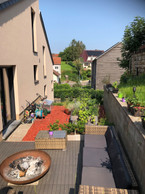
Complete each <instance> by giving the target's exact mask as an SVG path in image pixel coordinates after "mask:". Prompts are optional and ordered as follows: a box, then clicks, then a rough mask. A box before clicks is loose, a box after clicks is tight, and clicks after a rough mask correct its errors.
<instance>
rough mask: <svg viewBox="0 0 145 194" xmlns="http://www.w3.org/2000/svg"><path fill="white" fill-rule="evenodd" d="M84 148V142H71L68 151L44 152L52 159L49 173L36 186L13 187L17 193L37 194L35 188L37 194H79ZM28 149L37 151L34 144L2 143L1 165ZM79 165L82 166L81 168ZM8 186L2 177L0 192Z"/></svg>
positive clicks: (0, 149)
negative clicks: (5, 160) (15, 154)
mask: <svg viewBox="0 0 145 194" xmlns="http://www.w3.org/2000/svg"><path fill="white" fill-rule="evenodd" d="M82 148H83V143H82V142H79V141H73V142H71V141H69V142H67V150H66V151H62V150H44V151H45V152H47V153H48V154H49V155H50V157H51V159H52V164H51V167H50V170H49V172H48V173H46V175H45V176H44V177H42V178H41V179H40V180H39V183H38V185H36V186H30V185H29V186H27V185H25V186H21V185H20V186H17V185H16V186H13V188H14V189H15V190H16V193H17V194H18V193H19V194H21V193H23V194H29V193H32V194H33V193H34V194H35V188H36V192H37V193H43V194H45V193H46V194H48V193H49V194H61V193H62V194H65V193H66V194H72V193H74V190H76V193H78V185H79V184H80V183H81V164H82ZM27 149H35V144H34V142H15V143H14V142H0V163H1V162H2V161H3V160H4V159H5V158H7V157H8V156H10V155H12V154H14V153H16V152H19V151H22V150H27ZM78 156H79V158H78ZM78 165H80V166H79V168H78ZM77 170H78V172H77ZM76 176H78V177H76ZM76 181H77V182H76ZM7 184H8V183H7V182H6V181H4V179H3V178H2V177H1V176H0V190H1V189H2V188H3V187H6V186H7ZM75 187H76V189H75ZM0 194H1V191H0Z"/></svg>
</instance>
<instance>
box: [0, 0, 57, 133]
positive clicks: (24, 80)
mask: <svg viewBox="0 0 145 194" xmlns="http://www.w3.org/2000/svg"><path fill="white" fill-rule="evenodd" d="M0 2H3V3H0V132H1V131H2V130H3V129H4V128H6V127H7V126H8V125H9V124H10V123H12V121H14V120H18V119H20V118H21V115H22V114H23V111H24V109H25V108H26V107H27V106H28V103H27V101H28V102H30V103H32V102H34V101H35V100H38V99H39V97H40V95H41V96H43V97H47V98H48V99H51V100H53V99H54V94H53V59H52V55H51V51H50V46H49V42H48V39H47V35H46V31H45V27H44V23H43V19H42V15H41V12H40V10H39V1H38V0H9V1H4V0H3V1H0Z"/></svg>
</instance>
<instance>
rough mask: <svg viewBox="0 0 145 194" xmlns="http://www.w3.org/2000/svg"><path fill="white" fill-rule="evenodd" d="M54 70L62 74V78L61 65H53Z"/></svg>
mask: <svg viewBox="0 0 145 194" xmlns="http://www.w3.org/2000/svg"><path fill="white" fill-rule="evenodd" d="M53 69H54V70H55V71H57V72H58V73H59V74H60V77H61V65H53Z"/></svg>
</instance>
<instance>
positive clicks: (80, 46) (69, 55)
mask: <svg viewBox="0 0 145 194" xmlns="http://www.w3.org/2000/svg"><path fill="white" fill-rule="evenodd" d="M85 48H86V47H85V45H84V43H83V42H82V41H76V40H75V39H73V40H72V41H71V43H70V44H69V46H68V47H67V48H65V49H64V51H63V52H60V53H59V56H60V57H61V58H62V60H63V61H75V60H76V59H78V58H79V57H80V55H81V53H82V52H83V50H84V49H85Z"/></svg>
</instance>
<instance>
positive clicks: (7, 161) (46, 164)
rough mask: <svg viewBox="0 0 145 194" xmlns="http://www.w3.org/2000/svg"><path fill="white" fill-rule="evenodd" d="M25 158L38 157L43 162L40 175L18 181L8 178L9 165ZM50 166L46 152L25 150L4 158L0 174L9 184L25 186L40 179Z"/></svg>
mask: <svg viewBox="0 0 145 194" xmlns="http://www.w3.org/2000/svg"><path fill="white" fill-rule="evenodd" d="M27 156H32V157H34V158H37V157H40V158H41V159H42V160H43V170H42V172H41V174H39V175H36V176H34V177H33V178H29V179H28V178H27V179H26V178H22V179H21V178H19V179H18V178H11V177H9V176H8V172H9V171H10V170H11V167H10V166H9V165H10V164H11V163H12V162H13V161H15V160H17V159H20V158H23V157H27ZM50 164H51V158H50V156H49V155H48V154H47V153H46V152H44V151H41V150H25V151H21V152H17V153H15V154H13V155H11V156H9V157H8V158H6V159H5V160H4V161H3V162H2V163H1V165H0V174H1V176H2V177H3V178H4V179H5V180H6V181H7V182H9V183H12V184H17V185H21V184H27V183H31V182H34V181H36V180H38V179H39V178H41V177H42V176H43V175H44V174H45V173H46V172H47V171H48V170H49V167H50Z"/></svg>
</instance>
